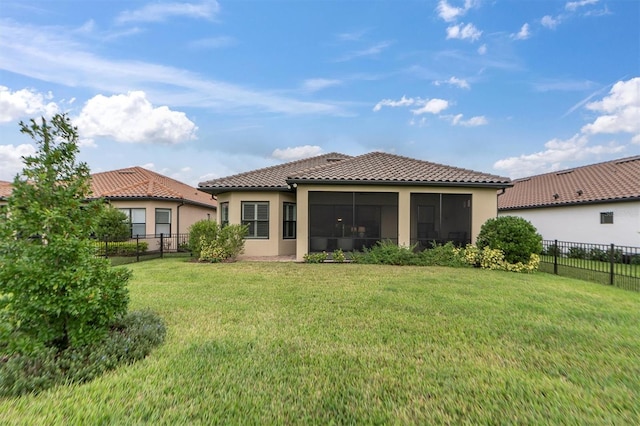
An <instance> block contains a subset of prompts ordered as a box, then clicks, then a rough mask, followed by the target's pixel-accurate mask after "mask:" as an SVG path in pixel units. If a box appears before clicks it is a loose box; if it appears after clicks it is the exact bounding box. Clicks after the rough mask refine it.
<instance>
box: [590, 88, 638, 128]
mask: <svg viewBox="0 0 640 426" xmlns="http://www.w3.org/2000/svg"><path fill="white" fill-rule="evenodd" d="M587 109H589V110H591V111H596V112H600V113H603V115H601V116H599V117H598V118H596V119H595V121H594V122H593V123H590V124H587V125H585V126H584V127H583V128H582V132H584V133H588V134H596V133H631V134H632V135H634V138H637V137H639V136H640V77H635V78H632V79H630V80H627V81H619V82H617V83H616V84H614V85H613V87H612V88H611V91H610V92H609V95H608V96H606V97H604V98H603V99H602V100H601V101H596V102H591V103H588V104H587Z"/></svg>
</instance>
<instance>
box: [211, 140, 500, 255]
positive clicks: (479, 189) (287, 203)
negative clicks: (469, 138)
mask: <svg viewBox="0 0 640 426" xmlns="http://www.w3.org/2000/svg"><path fill="white" fill-rule="evenodd" d="M510 185H511V180H510V179H509V178H505V177H500V176H495V175H490V174H486V173H480V172H475V171H471V170H466V169H461V168H456V167H450V166H445V165H441V164H435V163H431V162H427V161H422V160H417V159H413V158H408V157H401V156H398V155H392V154H387V153H381V152H373V153H369V154H364V155H360V156H356V157H351V156H348V155H344V154H339V153H330V154H325V155H320V156H317V157H313V158H308V159H304V160H299V161H294V162H290V163H285V164H281V165H277V166H273V167H267V168H264V169H259V170H254V171H249V172H246V173H240V174H237V175H233V176H229V177H224V178H220V179H215V180H211V181H207V182H202V183H200V184H199V187H200V189H201V190H202V191H205V192H208V193H210V194H213V195H215V196H216V197H217V200H218V206H219V209H218V220H219V222H220V223H221V224H226V223H232V224H241V223H242V224H245V225H248V226H249V236H248V237H247V240H246V243H245V255H246V256H276V255H281V256H282V255H295V256H296V259H297V260H302V259H303V258H304V255H305V254H307V253H310V252H320V251H333V250H335V249H342V250H344V251H351V250H360V249H362V248H364V247H370V246H372V245H374V244H375V243H376V242H377V241H381V240H390V241H393V242H395V243H397V244H399V245H404V246H408V245H412V244H418V245H420V246H421V247H427V246H430V244H431V243H432V242H433V241H435V242H445V241H453V242H455V243H457V244H465V243H468V242H472V241H474V240H475V237H476V235H477V234H478V232H479V231H480V227H481V226H482V224H483V223H484V222H485V221H486V220H487V219H489V218H492V217H496V215H497V195H496V190H497V189H503V188H506V187H509V186H510Z"/></svg>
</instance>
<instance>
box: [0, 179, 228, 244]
mask: <svg viewBox="0 0 640 426" xmlns="http://www.w3.org/2000/svg"><path fill="white" fill-rule="evenodd" d="M11 190H12V185H11V183H10V182H3V181H0V206H2V205H3V204H6V197H8V196H9V195H10V194H11ZM91 191H92V195H91V198H92V199H95V198H104V199H105V200H106V201H108V202H109V204H111V205H112V206H113V207H116V208H118V209H120V210H122V211H123V212H124V213H125V214H126V215H127V217H128V218H129V219H130V222H131V235H132V236H135V235H141V236H142V235H159V234H161V233H162V234H164V235H175V234H182V233H187V232H188V230H189V227H190V226H191V225H192V224H193V223H195V222H197V221H199V220H203V219H211V220H215V218H216V206H217V202H216V201H215V200H214V199H212V197H211V195H210V194H207V193H205V192H202V191H199V190H198V189H196V188H194V187H192V186H189V185H186V184H184V183H182V182H178V181H177V180H175V179H171V178H169V177H167V176H163V175H161V174H158V173H155V172H152V171H150V170H146V169H143V168H142V167H130V168H127V169H120V170H112V171H108V172H102V173H95V174H92V175H91Z"/></svg>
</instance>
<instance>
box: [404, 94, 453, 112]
mask: <svg viewBox="0 0 640 426" xmlns="http://www.w3.org/2000/svg"><path fill="white" fill-rule="evenodd" d="M447 108H449V101H445V100H444V99H437V98H436V99H429V100H428V101H426V102H424V104H423V105H422V107H420V108H417V109H412V110H411V112H412V113H414V114H415V115H421V114H425V113H430V114H439V113H441V112H442V111H444V110H445V109H447Z"/></svg>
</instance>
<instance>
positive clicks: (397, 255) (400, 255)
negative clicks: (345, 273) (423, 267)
mask: <svg viewBox="0 0 640 426" xmlns="http://www.w3.org/2000/svg"><path fill="white" fill-rule="evenodd" d="M414 249H415V246H412V247H406V246H399V245H397V244H395V243H394V242H392V241H388V240H387V241H378V242H377V243H376V244H375V245H374V246H373V247H371V248H366V247H365V248H364V249H363V250H362V252H360V253H354V256H353V258H352V261H353V262H355V263H364V264H379V265H400V266H402V265H416V264H418V263H419V258H418V256H417V255H416V253H415V252H414Z"/></svg>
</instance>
